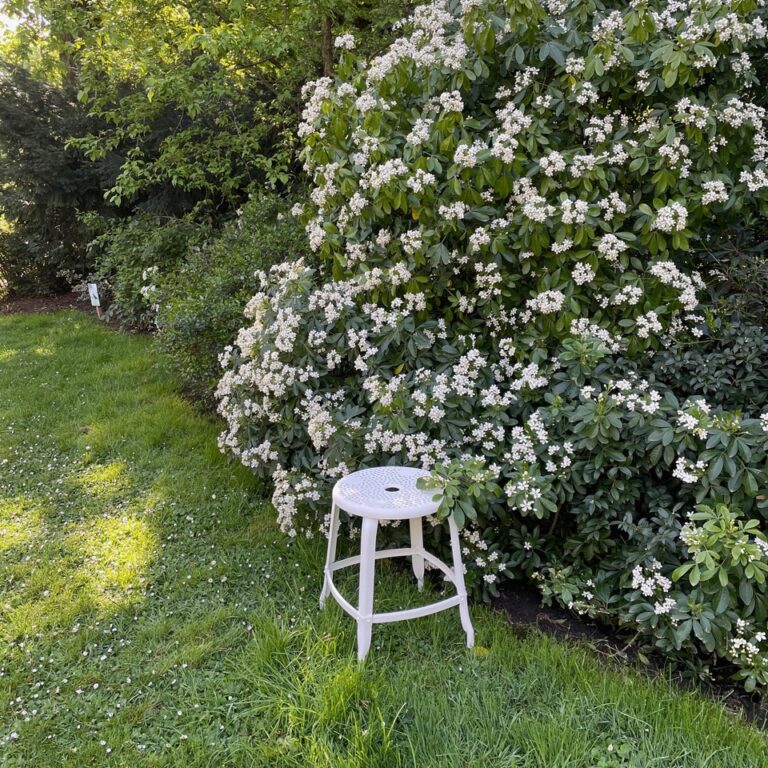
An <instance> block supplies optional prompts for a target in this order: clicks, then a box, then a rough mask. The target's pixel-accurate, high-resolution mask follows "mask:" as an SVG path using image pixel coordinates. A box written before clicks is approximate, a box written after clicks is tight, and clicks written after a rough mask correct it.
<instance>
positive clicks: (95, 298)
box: [88, 283, 101, 307]
mask: <svg viewBox="0 0 768 768" xmlns="http://www.w3.org/2000/svg"><path fill="white" fill-rule="evenodd" d="M88 296H89V297H90V299H91V306H92V307H100V306H101V300H100V299H99V286H98V285H96V283H88Z"/></svg>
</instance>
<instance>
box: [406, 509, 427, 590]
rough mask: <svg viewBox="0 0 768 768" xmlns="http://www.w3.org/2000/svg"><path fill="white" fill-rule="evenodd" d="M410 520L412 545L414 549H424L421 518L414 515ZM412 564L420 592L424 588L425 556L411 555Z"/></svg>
mask: <svg viewBox="0 0 768 768" xmlns="http://www.w3.org/2000/svg"><path fill="white" fill-rule="evenodd" d="M409 522H410V527H411V547H413V549H424V535H423V533H422V530H421V518H420V517H418V518H417V517H414V518H412V519H411V520H410V521H409ZM411 565H412V566H413V575H414V576H415V577H416V584H417V585H418V587H419V592H421V591H422V590H423V589H424V558H423V557H422V556H421V555H411Z"/></svg>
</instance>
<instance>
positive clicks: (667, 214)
mask: <svg viewBox="0 0 768 768" xmlns="http://www.w3.org/2000/svg"><path fill="white" fill-rule="evenodd" d="M687 223H688V209H687V208H686V207H685V206H684V205H683V204H682V203H677V202H674V203H670V204H669V205H665V206H663V207H661V208H659V210H658V211H657V212H656V220H655V221H654V222H653V228H654V229H658V230H659V231H660V232H682V231H683V230H684V229H685V225H686V224H687Z"/></svg>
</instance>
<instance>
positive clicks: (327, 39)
mask: <svg viewBox="0 0 768 768" xmlns="http://www.w3.org/2000/svg"><path fill="white" fill-rule="evenodd" d="M320 55H321V56H322V60H323V75H325V76H326V77H333V31H332V28H331V17H330V15H329V14H325V15H324V16H323V18H322V21H321V22H320Z"/></svg>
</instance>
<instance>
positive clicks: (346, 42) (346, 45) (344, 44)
mask: <svg viewBox="0 0 768 768" xmlns="http://www.w3.org/2000/svg"><path fill="white" fill-rule="evenodd" d="M333 45H334V47H336V48H343V49H344V50H345V51H354V50H355V45H356V44H355V36H354V35H351V34H346V35H339V36H338V37H337V38H336V39H335V40H334V41H333Z"/></svg>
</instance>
